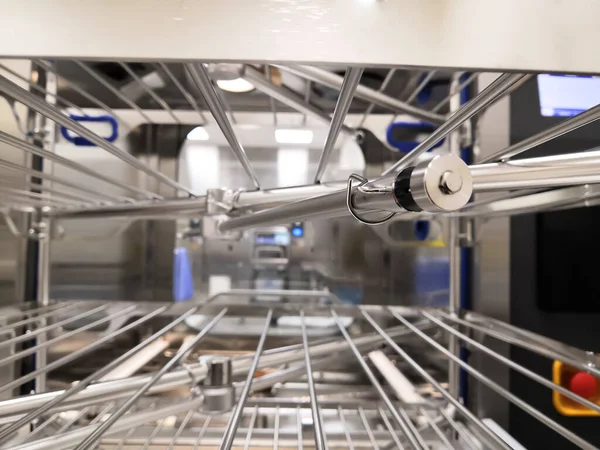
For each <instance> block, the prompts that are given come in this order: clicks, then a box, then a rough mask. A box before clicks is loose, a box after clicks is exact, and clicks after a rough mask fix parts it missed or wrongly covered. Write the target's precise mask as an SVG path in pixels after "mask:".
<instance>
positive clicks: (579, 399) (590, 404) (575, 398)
mask: <svg viewBox="0 0 600 450" xmlns="http://www.w3.org/2000/svg"><path fill="white" fill-rule="evenodd" d="M421 314H423V317H425V318H427V319H429V320H431V321H432V322H433V323H435V324H436V325H438V326H439V327H441V328H443V329H444V330H446V331H447V332H449V333H451V334H453V335H454V336H456V337H457V338H459V339H461V340H462V341H464V342H465V343H467V344H469V345H470V346H471V348H476V349H477V350H478V351H480V352H482V353H485V354H486V355H488V356H490V357H492V358H494V359H495V360H497V361H500V362H501V363H502V364H505V365H506V366H508V367H510V368H511V369H513V370H515V371H517V372H519V373H522V374H523V375H525V376H526V377H528V378H530V379H532V380H534V381H536V382H537V383H540V384H541V385H542V386H544V387H547V388H549V389H552V390H554V391H557V392H559V393H560V394H561V395H564V396H565V397H568V398H570V399H571V400H573V401H575V402H577V403H580V404H581V405H583V406H585V407H586V408H589V409H591V410H593V411H596V412H598V413H600V405H598V404H597V403H594V402H591V401H589V400H587V399H585V398H583V397H581V396H579V395H577V394H574V393H573V392H571V391H570V390H568V389H566V388H564V387H562V386H560V385H558V384H556V383H553V382H552V381H549V380H547V379H546V378H544V377H542V376H540V375H538V374H537V373H535V372H532V371H531V370H529V369H527V368H526V367H523V366H521V365H520V364H517V363H515V362H514V361H511V360H510V359H509V358H507V357H505V356H503V355H501V354H499V353H498V352H495V351H493V350H492V349H490V348H488V347H486V346H485V345H483V344H481V343H479V342H477V341H476V340H474V339H471V338H470V337H468V336H466V335H465V334H463V333H461V332H460V331H457V330H455V329H454V328H452V327H451V326H449V325H447V324H446V323H444V322H442V321H441V320H439V319H437V318H436V317H434V316H432V315H431V314H430V313H428V312H427V311H422V312H421Z"/></svg>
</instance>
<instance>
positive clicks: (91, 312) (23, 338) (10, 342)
mask: <svg viewBox="0 0 600 450" xmlns="http://www.w3.org/2000/svg"><path fill="white" fill-rule="evenodd" d="M106 308H108V305H100V306H98V307H97V308H93V309H90V310H89V311H85V312H83V313H80V314H77V315H76V316H73V317H68V318H66V319H63V320H60V321H58V322H56V323H53V324H51V325H47V326H45V327H42V328H37V329H35V330H30V331H28V332H27V333H25V334H22V335H20V336H15V337H14V338H11V339H7V340H6V341H0V348H1V347H5V346H7V345H13V344H16V343H18V342H23V341H28V340H30V339H33V338H35V337H36V336H37V335H38V334H42V333H46V332H48V331H52V330H55V329H57V328H61V327H62V326H63V325H66V324H68V323H71V322H75V321H76V320H81V319H84V318H86V317H88V316H91V315H94V314H96V313H98V312H100V311H104V310H105V309H106ZM40 320H41V319H40Z"/></svg>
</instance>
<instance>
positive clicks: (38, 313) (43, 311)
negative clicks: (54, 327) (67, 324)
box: [0, 302, 84, 333]
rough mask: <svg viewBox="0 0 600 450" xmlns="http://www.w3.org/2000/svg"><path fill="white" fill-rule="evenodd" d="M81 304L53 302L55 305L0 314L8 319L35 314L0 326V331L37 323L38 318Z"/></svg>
mask: <svg viewBox="0 0 600 450" xmlns="http://www.w3.org/2000/svg"><path fill="white" fill-rule="evenodd" d="M82 304H84V302H75V303H69V304H66V305H63V304H60V303H59V304H55V305H50V306H44V307H42V308H35V309H31V310H27V311H23V312H22V313H17V314H8V315H2V316H0V317H1V318H2V319H4V320H8V319H10V318H12V317H22V316H26V315H27V316H29V315H32V314H35V316H34V317H30V318H28V319H23V320H19V321H18V322H14V323H11V324H10V325H3V326H1V327H0V333H4V332H7V331H12V330H13V329H15V328H17V327H22V326H26V325H29V324H31V323H37V322H38V321H39V320H40V319H46V318H48V317H52V316H56V315H57V314H64V313H66V312H67V311H70V310H72V309H75V308H78V307H79V306H81V305H82Z"/></svg>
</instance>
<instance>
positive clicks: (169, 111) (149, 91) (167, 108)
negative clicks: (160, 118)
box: [119, 62, 181, 125]
mask: <svg viewBox="0 0 600 450" xmlns="http://www.w3.org/2000/svg"><path fill="white" fill-rule="evenodd" d="M119 65H120V66H121V67H122V68H123V69H124V70H125V72H127V73H128V74H129V76H130V77H131V78H133V80H134V81H135V82H136V83H137V84H139V85H140V86H141V88H142V89H143V90H144V91H145V92H146V93H147V94H148V95H149V96H150V97H152V99H153V100H154V101H155V102H156V103H158V105H159V106H160V107H161V108H162V109H164V110H165V111H166V112H167V114H169V115H170V116H171V118H172V119H173V120H174V121H175V123H176V124H179V125H181V122H180V121H179V118H178V117H177V116H176V115H175V113H173V110H172V109H171V107H170V106H169V104H168V103H167V102H166V101H164V100H163V99H162V98H161V97H160V96H159V95H158V94H157V93H156V92H154V90H153V89H151V88H150V87H149V86H148V85H147V84H146V83H144V81H143V80H142V79H141V78H140V77H139V76H138V75H137V74H136V73H135V72H134V71H133V70H131V67H129V65H128V64H126V63H124V62H119Z"/></svg>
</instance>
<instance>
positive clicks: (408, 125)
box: [385, 122, 444, 153]
mask: <svg viewBox="0 0 600 450" xmlns="http://www.w3.org/2000/svg"><path fill="white" fill-rule="evenodd" d="M434 130H435V127H434V126H433V125H431V124H429V123H426V122H394V123H391V124H390V126H389V127H388V129H387V132H386V135H385V137H386V140H387V143H388V144H389V145H390V147H394V148H395V149H397V150H399V151H401V152H402V153H408V152H410V151H411V150H413V149H414V148H415V147H416V146H417V145H419V144H420V143H421V142H420V141H418V140H417V136H418V135H420V134H425V133H428V134H429V133H432V132H433V131H434ZM398 134H400V135H404V136H405V137H404V138H403V139H399V138H398ZM443 143H444V139H442V140H441V141H440V142H438V143H437V144H435V145H434V146H433V147H432V148H431V150H433V149H434V148H438V147H439V146H441V145H442V144H443ZM431 150H429V151H431Z"/></svg>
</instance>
